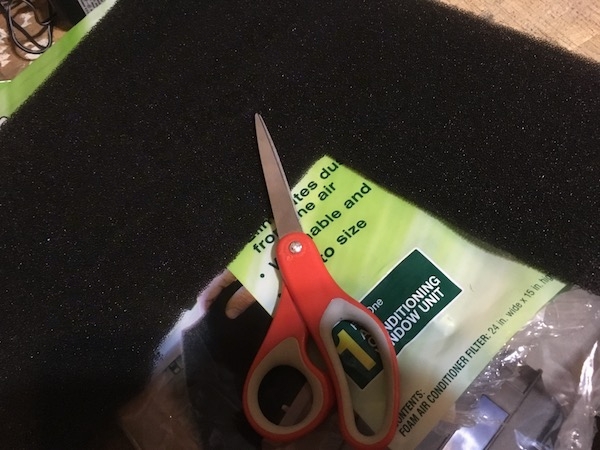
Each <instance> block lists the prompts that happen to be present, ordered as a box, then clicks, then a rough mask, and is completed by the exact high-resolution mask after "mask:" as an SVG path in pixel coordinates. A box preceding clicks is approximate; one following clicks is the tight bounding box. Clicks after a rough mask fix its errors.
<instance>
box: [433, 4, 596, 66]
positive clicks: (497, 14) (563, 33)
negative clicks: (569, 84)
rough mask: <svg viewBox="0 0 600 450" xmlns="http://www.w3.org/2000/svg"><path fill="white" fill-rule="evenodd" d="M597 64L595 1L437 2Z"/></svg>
mask: <svg viewBox="0 0 600 450" xmlns="http://www.w3.org/2000/svg"><path fill="white" fill-rule="evenodd" d="M438 1H439V2H440V3H444V4H447V5H450V6H454V7H457V8H459V9H461V10H463V11H467V12H469V13H471V14H473V15H475V16H477V17H480V18H482V19H484V20H487V21H490V22H492V23H495V24H499V25H503V26H506V27H510V28H512V29H514V30H517V31H519V32H522V33H525V34H528V35H530V36H533V37H535V38H538V39H541V40H544V41H547V42H549V43H551V44H554V45H557V46H560V47H563V48H566V49H567V50H569V51H571V52H573V53H576V54H578V55H581V56H584V57H586V58H590V59H593V60H595V61H600V2H599V1H598V0H438Z"/></svg>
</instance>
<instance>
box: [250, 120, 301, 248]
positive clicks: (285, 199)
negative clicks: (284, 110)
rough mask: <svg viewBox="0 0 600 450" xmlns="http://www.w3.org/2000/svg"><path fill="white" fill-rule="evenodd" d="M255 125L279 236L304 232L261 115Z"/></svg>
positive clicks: (275, 150)
mask: <svg viewBox="0 0 600 450" xmlns="http://www.w3.org/2000/svg"><path fill="white" fill-rule="evenodd" d="M254 124H255V126H256V140H257V141H258V151H259V153H260V162H261V164H262V168H263V174H264V177H265V182H266V183H267V192H268V193H269V200H270V201H271V209H272V210H273V217H274V218H275V227H276V228H277V234H278V235H279V236H280V237H281V236H283V235H286V234H288V233H292V232H295V231H302V227H301V226H300V221H299V219H298V214H297V213H296V209H295V208H294V201H293V200H292V194H291V192H290V186H289V184H288V182H287V178H286V177H285V172H284V171H283V167H281V161H280V160H279V155H278V154H277V149H276V148H275V144H273V139H271V135H270V134H269V130H267V126H266V125H265V122H264V121H263V119H262V117H261V116H260V114H256V115H255V116H254Z"/></svg>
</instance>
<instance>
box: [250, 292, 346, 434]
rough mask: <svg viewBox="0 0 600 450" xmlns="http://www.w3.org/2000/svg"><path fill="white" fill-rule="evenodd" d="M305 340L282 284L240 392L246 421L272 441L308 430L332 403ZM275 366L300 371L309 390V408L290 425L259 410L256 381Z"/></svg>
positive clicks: (306, 337)
mask: <svg viewBox="0 0 600 450" xmlns="http://www.w3.org/2000/svg"><path fill="white" fill-rule="evenodd" d="M307 340H308V331H307V329H306V326H305V325H304V323H303V322H302V319H301V318H300V316H299V314H298V311H297V310H296V307H295V306H294V303H293V302H292V300H291V298H290V295H289V292H288V291H287V289H285V287H284V289H283V292H282V294H281V298H280V299H279V302H278V305H277V309H276V310H275V315H274V316H273V321H272V323H271V326H270V327H269V330H268V332H267V335H266V337H265V339H264V341H263V343H262V345H261V346H260V349H259V350H258V353H257V355H256V357H255V358H254V362H253V363H252V366H251V367H250V370H249V372H248V376H247V377H246V383H245V384H244V393H243V399H244V401H243V404H244V412H245V413H246V417H247V418H248V421H249V422H250V424H251V425H252V426H253V427H254V429H255V430H256V431H257V432H258V433H260V434H261V435H262V436H264V437H266V438H267V439H270V440H272V441H276V442H286V441H292V440H295V439H298V438H299V437H301V436H303V435H305V434H307V433H309V432H310V431H312V430H313V429H314V428H315V427H316V426H317V425H319V424H320V423H321V422H322V421H323V420H324V419H325V417H326V416H327V414H328V413H329V411H330V410H331V407H332V406H333V401H334V394H333V390H332V388H331V384H330V382H329V379H328V378H327V376H326V375H325V374H324V373H323V372H322V371H321V370H319V369H318V368H317V367H316V366H315V365H314V364H313V363H312V362H311V360H310V358H309V357H308V355H307V351H306V349H307V347H306V345H307ZM278 366H290V367H293V368H295V369H297V370H298V371H300V372H301V373H302V374H303V375H304V377H305V378H306V380H307V382H308V384H309V386H310V389H311V391H312V404H311V407H310V410H309V411H308V413H307V414H306V415H305V416H304V418H303V419H302V420H301V421H300V422H298V423H297V424H294V425H285V426H283V425H277V424H274V423H272V422H271V421H270V420H269V419H268V418H267V417H266V416H265V415H264V414H263V412H262V410H261V409H260V405H259V401H258V390H259V388H260V384H261V382H262V380H263V378H264V377H265V376H266V375H267V373H269V371H270V370H272V369H274V368H275V367H278Z"/></svg>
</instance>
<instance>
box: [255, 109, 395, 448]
mask: <svg viewBox="0 0 600 450" xmlns="http://www.w3.org/2000/svg"><path fill="white" fill-rule="evenodd" d="M255 126H256V136H257V141H258V148H259V153H260V159H261V164H262V168H263V172H264V177H265V181H266V184H267V191H268V194H269V200H270V202H271V208H272V211H273V216H274V219H275V225H276V227H277V232H278V233H277V234H278V235H279V240H278V242H277V244H276V257H277V262H278V265H279V270H280V272H281V277H282V291H281V296H280V298H279V301H278V304H277V307H276V309H275V313H274V316H273V321H272V323H271V326H270V327H269V330H268V332H267V335H266V337H265V339H264V341H263V343H262V344H261V347H260V348H259V351H258V353H257V355H256V357H255V359H254V362H253V363H252V365H251V367H250V370H249V372H248V376H247V378H246V383H245V385H244V393H243V400H244V401H243V404H244V411H245V414H246V417H247V418H248V421H249V422H250V424H251V425H252V426H253V427H254V428H255V430H256V431H258V432H259V433H260V434H261V435H262V436H264V437H265V438H267V439H270V440H272V441H276V442H287V441H291V440H295V439H297V438H299V437H301V436H303V435H304V434H306V433H309V432H310V431H311V430H313V429H314V428H315V427H316V426H317V425H319V424H320V423H321V422H323V421H324V420H325V418H326V417H327V415H328V414H329V412H330V410H331V408H332V407H333V405H334V403H337V408H338V416H339V423H340V430H341V432H342V435H343V437H344V439H345V440H346V441H347V442H348V443H349V444H351V445H352V446H353V447H354V448H357V449H377V448H384V447H386V446H387V445H388V444H389V443H390V441H391V440H392V438H393V437H394V434H395V432H396V427H397V415H398V408H399V402H400V381H399V375H398V363H397V360H396V352H395V351H394V347H393V344H392V342H391V340H390V336H389V334H388V333H387V331H386V330H385V328H384V326H383V324H382V323H381V321H380V320H379V319H378V318H377V317H376V316H375V315H374V314H373V313H372V312H371V311H369V310H368V309H367V308H366V307H364V306H363V305H362V304H361V303H360V302H357V301H356V300H354V299H353V298H352V297H350V296H349V295H348V294H346V293H345V292H344V291H343V290H342V289H341V288H340V287H339V286H338V285H337V283H336V282H335V281H334V279H333V278H332V277H331V275H330V274H329V272H328V271H327V268H326V267H325V264H324V263H323V261H322V259H321V255H320V253H319V250H318V249H317V247H316V245H315V244H314V242H313V240H312V238H311V237H310V236H309V235H307V234H305V233H303V232H302V227H301V225H300V221H299V219H298V215H297V214H296V210H295V208H294V202H293V200H292V196H291V193H290V188H289V185H288V182H287V179H286V176H285V173H284V171H283V168H282V166H281V162H280V160H279V156H278V154H277V150H276V148H275V145H274V144H273V140H272V139H271V136H270V134H269V131H268V130H267V127H266V125H265V123H264V121H263V119H262V117H261V116H260V115H259V114H256V115H255ZM342 320H347V321H351V322H353V323H355V324H357V325H358V326H360V327H361V328H363V329H364V330H366V331H367V332H368V333H369V334H370V335H371V336H372V337H373V339H374V341H375V343H376V346H377V351H378V353H379V355H380V357H381V360H382V366H383V377H384V379H385V399H382V400H381V406H382V408H383V409H384V414H383V417H384V419H383V423H382V424H381V426H380V427H379V429H378V430H375V431H374V432H373V433H372V434H365V433H363V432H361V431H360V430H359V428H358V426H357V423H356V420H355V415H354V408H353V404H352V398H351V394H350V387H349V384H348V380H347V378H346V374H345V372H344V368H343V366H342V362H341V360H340V357H339V354H338V350H337V348H336V345H335V343H334V340H333V336H332V329H333V327H335V326H336V325H337V324H338V323H339V322H340V321H342ZM309 336H310V338H311V339H312V340H313V341H314V342H315V343H316V347H317V348H318V350H319V353H320V355H321V357H322V359H323V361H324V363H325V366H326V371H323V370H321V369H319V368H318V367H317V366H316V365H315V364H314V363H313V362H312V361H311V359H310V358H309V356H308V353H307V344H308V339H309ZM278 366H291V367H293V368H294V369H297V370H298V371H300V372H301V373H302V374H303V376H304V377H305V378H306V380H307V382H308V385H309V386H310V389H311V391H312V405H311V407H310V409H309V411H308V413H307V414H306V416H305V417H304V418H303V419H302V420H301V421H300V422H299V423H296V424H294V425H290V426H282V425H279V424H274V423H272V422H271V421H269V419H267V418H266V417H265V415H264V414H263V412H262V410H261V408H260V406H259V401H258V390H259V387H260V384H261V381H262V380H263V378H264V377H265V375H267V374H268V373H269V372H270V371H271V370H272V369H274V368H275V367H278Z"/></svg>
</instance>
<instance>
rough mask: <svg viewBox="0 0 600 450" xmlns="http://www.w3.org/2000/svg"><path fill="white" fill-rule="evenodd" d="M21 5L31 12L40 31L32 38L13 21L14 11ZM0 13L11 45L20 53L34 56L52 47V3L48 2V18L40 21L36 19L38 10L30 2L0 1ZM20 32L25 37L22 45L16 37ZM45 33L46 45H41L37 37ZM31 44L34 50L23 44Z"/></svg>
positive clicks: (19, 0) (23, 0)
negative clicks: (20, 51) (4, 20)
mask: <svg viewBox="0 0 600 450" xmlns="http://www.w3.org/2000/svg"><path fill="white" fill-rule="evenodd" d="M22 4H24V5H26V6H27V7H29V9H31V10H32V11H33V17H34V18H35V21H36V23H37V24H38V25H40V27H42V28H41V30H40V31H39V33H37V34H36V35H35V36H32V35H31V34H30V33H29V32H28V31H27V30H25V29H24V28H23V27H22V26H21V25H20V24H19V23H18V22H17V21H16V20H15V19H16V17H17V13H16V12H15V11H16V9H17V8H18V7H19V6H21V5H22ZM0 12H2V14H4V17H5V18H6V23H7V25H8V32H9V35H10V37H11V39H12V41H13V43H14V44H15V45H16V46H17V47H18V48H20V49H21V50H22V51H24V52H26V53H30V54H34V55H40V54H42V53H44V52H45V51H46V50H48V49H49V48H50V46H51V45H52V39H53V37H52V33H53V28H54V18H55V15H54V10H53V9H52V3H51V2H48V17H46V18H45V19H40V18H39V17H38V8H37V7H36V6H35V5H34V3H33V1H32V0H2V1H0ZM17 31H18V32H20V33H21V34H22V35H23V36H24V37H25V43H22V42H21V41H20V40H19V38H18V37H17V33H16V32H17ZM44 32H46V35H47V37H48V43H47V44H41V43H40V42H38V41H37V39H36V38H37V37H38V36H39V35H40V34H42V33H44ZM27 43H29V44H31V45H33V47H34V48H30V47H26V45H25V44H27Z"/></svg>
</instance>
